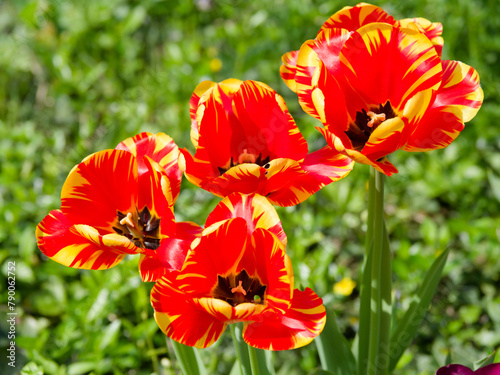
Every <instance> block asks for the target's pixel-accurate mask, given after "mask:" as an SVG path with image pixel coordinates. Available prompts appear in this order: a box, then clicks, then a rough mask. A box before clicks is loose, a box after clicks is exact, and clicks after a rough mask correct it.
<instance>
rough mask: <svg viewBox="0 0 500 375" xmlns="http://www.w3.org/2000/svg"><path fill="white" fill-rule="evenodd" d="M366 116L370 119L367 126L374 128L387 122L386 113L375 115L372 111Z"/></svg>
mask: <svg viewBox="0 0 500 375" xmlns="http://www.w3.org/2000/svg"><path fill="white" fill-rule="evenodd" d="M366 115H367V116H368V117H369V118H370V121H368V122H367V123H366V126H368V127H370V128H373V127H374V126H377V125H380V124H381V123H382V122H384V121H385V113H375V112H372V111H368V112H366Z"/></svg>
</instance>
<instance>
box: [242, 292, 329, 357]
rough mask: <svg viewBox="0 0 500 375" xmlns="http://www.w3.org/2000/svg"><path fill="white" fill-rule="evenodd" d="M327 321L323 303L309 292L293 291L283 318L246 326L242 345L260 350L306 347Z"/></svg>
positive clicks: (269, 319) (270, 316)
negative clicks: (290, 301)
mask: <svg viewBox="0 0 500 375" xmlns="http://www.w3.org/2000/svg"><path fill="white" fill-rule="evenodd" d="M325 322H326V311H325V307H324V306H323V301H322V299H321V298H319V297H318V296H317V295H316V293H314V292H313V291H312V290H311V289H309V288H306V290H304V291H303V292H302V291H300V290H298V289H295V291H294V293H293V299H292V303H291V307H290V309H288V310H287V312H286V313H285V314H284V315H281V314H273V315H271V314H268V315H267V316H266V318H265V319H261V320H260V321H256V322H253V323H247V324H245V326H244V329H243V339H244V340H245V342H246V343H247V344H248V345H250V346H253V347H255V348H259V349H266V350H290V349H296V348H299V347H301V346H304V345H307V344H309V343H310V342H311V341H312V340H313V339H314V338H315V337H317V336H318V335H319V334H320V333H321V331H322V330H323V327H324V325H325Z"/></svg>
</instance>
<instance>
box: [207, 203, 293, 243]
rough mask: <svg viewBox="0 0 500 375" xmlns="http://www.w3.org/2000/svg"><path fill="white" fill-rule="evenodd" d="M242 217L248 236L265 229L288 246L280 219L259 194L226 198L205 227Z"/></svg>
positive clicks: (216, 208)
mask: <svg viewBox="0 0 500 375" xmlns="http://www.w3.org/2000/svg"><path fill="white" fill-rule="evenodd" d="M236 217H241V218H243V219H245V220H246V222H247V230H248V234H249V235H251V234H252V233H253V231H254V230H255V229H257V228H263V229H266V230H268V231H269V232H271V233H273V234H274V235H275V236H276V237H278V239H279V240H280V241H281V242H282V243H283V244H284V245H286V243H287V238H286V234H285V232H284V231H283V226H282V225H281V221H280V218H279V216H278V213H277V212H276V210H275V209H274V207H273V206H272V205H271V204H270V203H269V201H268V200H267V199H266V198H264V197H263V196H261V195H258V194H249V195H246V194H241V193H233V194H230V195H228V196H227V197H225V198H224V199H223V200H222V201H221V202H220V203H219V204H218V205H217V206H216V207H215V209H214V210H213V211H212V212H211V213H210V215H208V218H207V221H206V222H205V226H206V227H209V226H210V225H212V224H214V223H216V222H219V221H223V220H228V219H233V218H236Z"/></svg>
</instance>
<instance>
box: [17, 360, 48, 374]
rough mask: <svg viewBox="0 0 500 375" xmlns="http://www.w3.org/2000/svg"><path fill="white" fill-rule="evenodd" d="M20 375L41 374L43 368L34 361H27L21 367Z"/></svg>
mask: <svg viewBox="0 0 500 375" xmlns="http://www.w3.org/2000/svg"><path fill="white" fill-rule="evenodd" d="M21 375H43V369H42V368H40V367H38V365H37V364H36V363H35V362H28V363H27V364H26V365H24V367H23V368H22V369H21Z"/></svg>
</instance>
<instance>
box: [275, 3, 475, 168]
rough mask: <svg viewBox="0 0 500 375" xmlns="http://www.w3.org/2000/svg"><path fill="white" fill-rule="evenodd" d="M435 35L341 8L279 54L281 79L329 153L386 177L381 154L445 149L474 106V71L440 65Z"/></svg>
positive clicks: (426, 27)
mask: <svg viewBox="0 0 500 375" xmlns="http://www.w3.org/2000/svg"><path fill="white" fill-rule="evenodd" d="M441 33H442V26H441V24H439V23H431V22H430V21H428V20H426V19H423V18H413V19H405V20H400V21H395V20H394V19H393V18H392V17H391V16H389V15H388V14H387V13H385V12H384V11H383V10H382V9H380V8H379V7H376V6H373V5H370V4H365V3H361V4H358V5H356V6H354V7H345V8H344V9H342V10H340V11H339V12H337V13H335V14H334V15H333V16H332V17H330V19H328V20H327V21H326V22H325V23H324V25H323V26H322V27H321V29H320V31H319V33H318V35H317V36H316V39H314V40H309V41H306V42H305V43H304V44H303V45H302V47H301V48H300V50H299V51H292V52H288V53H287V54H285V55H284V56H283V59H282V60H283V65H282V67H281V76H282V78H283V79H284V81H285V82H286V83H287V85H288V86H289V87H290V88H291V89H292V90H293V91H295V92H296V93H297V95H298V97H299V102H300V104H301V106H302V108H303V109H304V111H306V112H307V113H308V114H310V115H311V116H314V117H315V118H317V119H319V120H320V121H321V122H322V123H323V126H324V128H319V130H320V131H321V133H322V134H323V136H324V137H325V139H326V141H327V143H328V144H329V145H330V146H331V147H332V148H334V149H336V150H338V151H339V152H341V153H342V154H344V155H346V156H348V157H350V158H351V159H353V160H355V161H356V162H358V163H363V164H369V165H372V166H373V167H374V168H376V169H377V170H378V171H380V172H382V173H385V174H386V175H388V176H390V175H392V174H393V173H397V169H396V168H395V167H394V165H392V164H391V163H390V162H389V160H388V158H387V155H389V154H391V153H393V152H394V151H396V150H398V149H401V148H402V149H404V150H406V151H428V150H434V149H440V148H444V147H446V146H448V145H449V144H450V143H451V142H452V141H453V140H454V139H455V138H456V137H457V136H458V134H459V133H460V131H461V130H462V129H463V128H464V122H467V121H470V120H471V119H472V118H473V117H474V116H475V115H476V113H477V111H478V110H479V108H480V106H481V104H482V100H483V91H482V90H481V87H480V86H479V75H478V74H477V72H476V71H475V70H474V69H473V68H472V67H470V66H468V65H466V64H464V63H461V62H458V61H450V60H441V50H442V45H443V39H442V38H441V37H440V35H441Z"/></svg>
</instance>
